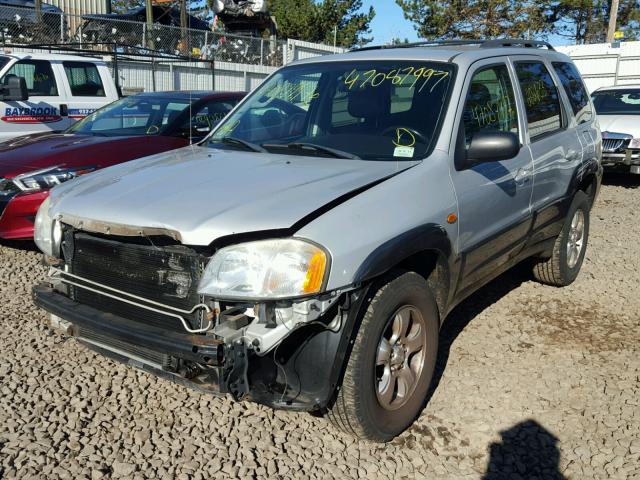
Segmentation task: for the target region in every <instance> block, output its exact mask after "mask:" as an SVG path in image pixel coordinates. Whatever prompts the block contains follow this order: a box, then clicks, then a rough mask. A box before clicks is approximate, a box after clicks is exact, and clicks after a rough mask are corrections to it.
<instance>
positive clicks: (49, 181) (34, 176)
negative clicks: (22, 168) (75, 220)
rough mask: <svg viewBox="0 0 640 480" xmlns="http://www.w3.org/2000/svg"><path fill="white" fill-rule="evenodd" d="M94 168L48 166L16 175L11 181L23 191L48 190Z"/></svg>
mask: <svg viewBox="0 0 640 480" xmlns="http://www.w3.org/2000/svg"><path fill="white" fill-rule="evenodd" d="M94 170H95V167H76V168H61V167H49V168H45V169H42V170H37V171H35V172H29V173H23V174H22V175H18V176H17V177H15V178H14V179H13V183H14V184H15V185H16V186H17V187H18V188H19V189H20V190H22V191H23V192H37V191H39V190H49V189H50V188H53V187H55V186H56V185H59V184H61V183H63V182H66V181H68V180H71V179H72V178H76V177H77V176H79V175H83V174H85V173H89V172H92V171H94Z"/></svg>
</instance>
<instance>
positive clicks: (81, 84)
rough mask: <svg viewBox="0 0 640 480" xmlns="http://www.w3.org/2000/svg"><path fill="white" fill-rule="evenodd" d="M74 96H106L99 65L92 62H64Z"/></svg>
mask: <svg viewBox="0 0 640 480" xmlns="http://www.w3.org/2000/svg"><path fill="white" fill-rule="evenodd" d="M62 65H63V66H64V72H65V73H66V74H67V79H68V80H69V86H70V87H71V95H73V96H74V97H104V96H106V94H105V91H104V85H103V84H102V79H101V78H100V73H99V72H98V67H96V66H95V64H93V63H90V62H62Z"/></svg>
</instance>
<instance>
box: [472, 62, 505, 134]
mask: <svg viewBox="0 0 640 480" xmlns="http://www.w3.org/2000/svg"><path fill="white" fill-rule="evenodd" d="M463 121H464V133H465V140H466V142H467V145H469V143H470V141H471V137H472V136H473V134H474V133H476V132H479V131H500V132H513V133H515V134H517V133H518V110H517V109H516V100H515V96H514V94H513V86H512V85H511V80H510V79H509V71H508V70H507V66H506V65H493V66H491V67H487V68H483V69H481V70H479V71H477V72H476V73H474V74H473V78H472V79H471V84H470V85H469V93H467V100H466V102H465V105H464V113H463Z"/></svg>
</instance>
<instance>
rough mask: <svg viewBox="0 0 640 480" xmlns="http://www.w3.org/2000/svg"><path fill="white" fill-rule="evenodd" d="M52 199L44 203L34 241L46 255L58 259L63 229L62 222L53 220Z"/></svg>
mask: <svg viewBox="0 0 640 480" xmlns="http://www.w3.org/2000/svg"><path fill="white" fill-rule="evenodd" d="M50 204H51V199H50V197H47V199H46V200H45V201H44V202H42V204H41V205H40V208H39V209H38V213H37V214H36V220H35V222H34V228H33V241H34V242H35V243H36V245H37V246H38V248H39V249H40V250H42V252H43V253H44V254H45V255H49V256H51V257H58V256H59V253H60V242H61V240H62V228H61V226H60V222H58V221H57V220H54V219H53V218H51V215H50V214H49V207H50Z"/></svg>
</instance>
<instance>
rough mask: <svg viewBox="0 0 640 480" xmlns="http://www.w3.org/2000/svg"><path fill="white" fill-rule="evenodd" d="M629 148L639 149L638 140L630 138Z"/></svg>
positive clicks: (639, 141)
mask: <svg viewBox="0 0 640 480" xmlns="http://www.w3.org/2000/svg"><path fill="white" fill-rule="evenodd" d="M629 148H640V138H632V139H631V141H630V142H629Z"/></svg>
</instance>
